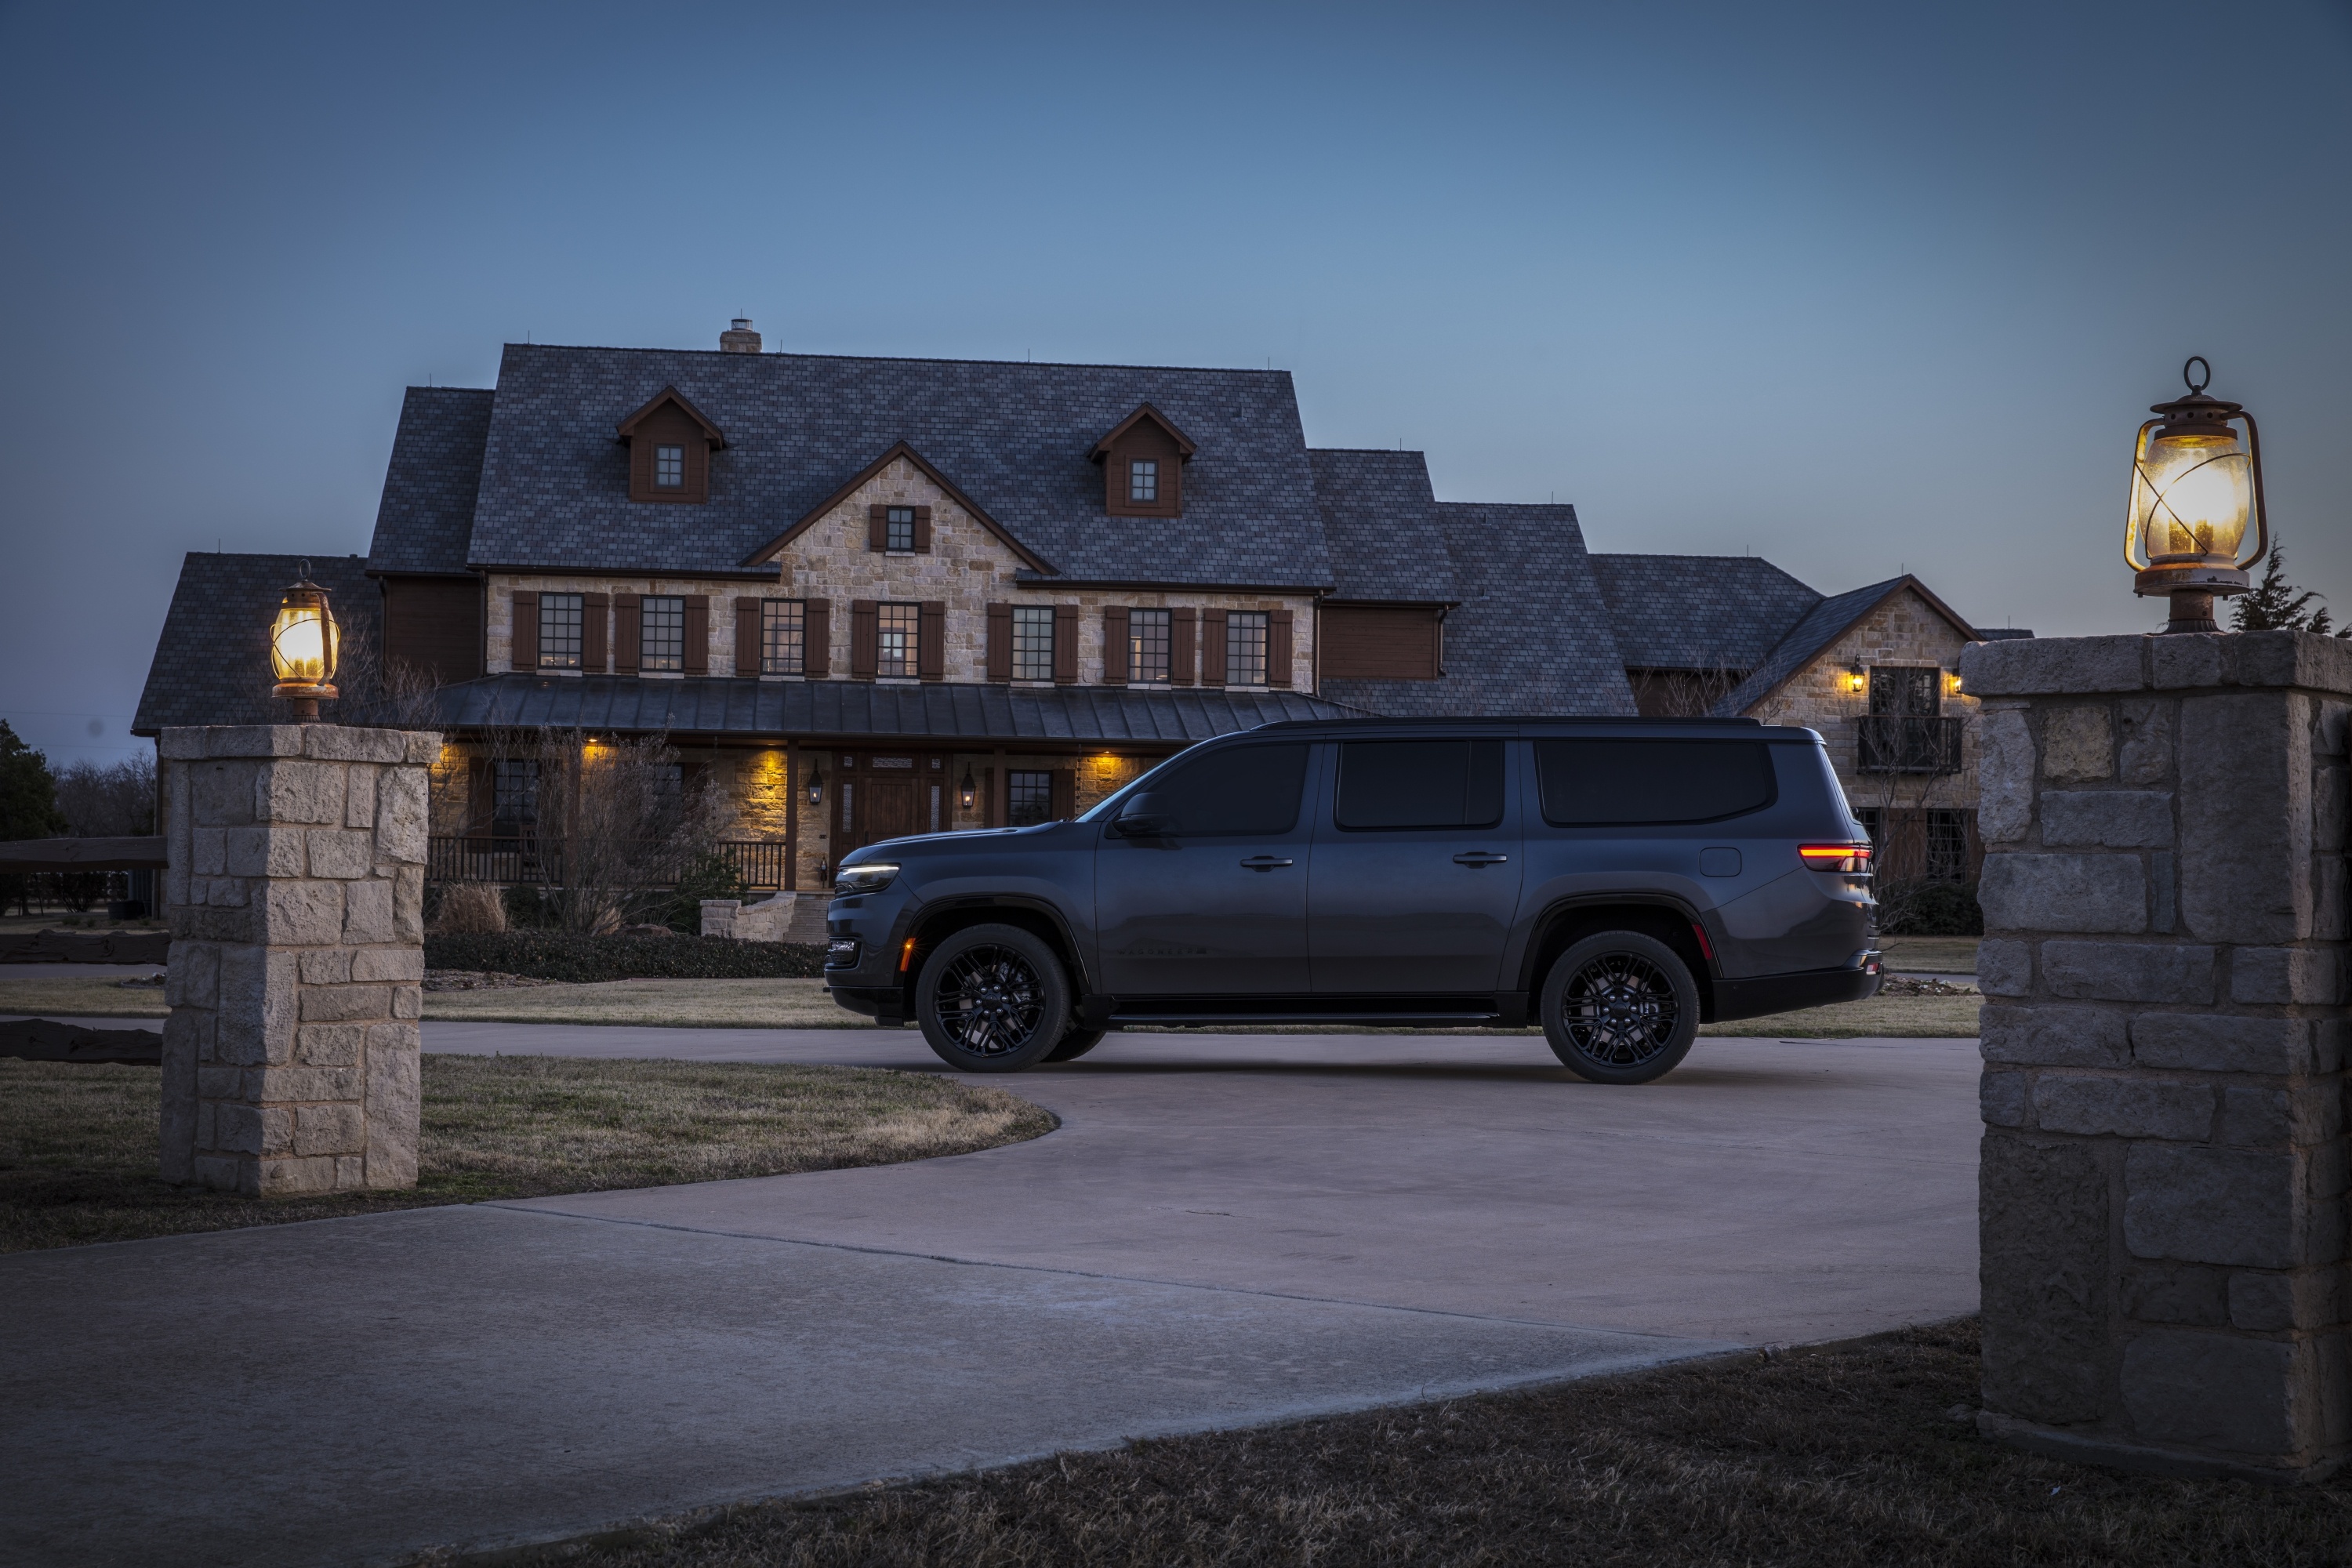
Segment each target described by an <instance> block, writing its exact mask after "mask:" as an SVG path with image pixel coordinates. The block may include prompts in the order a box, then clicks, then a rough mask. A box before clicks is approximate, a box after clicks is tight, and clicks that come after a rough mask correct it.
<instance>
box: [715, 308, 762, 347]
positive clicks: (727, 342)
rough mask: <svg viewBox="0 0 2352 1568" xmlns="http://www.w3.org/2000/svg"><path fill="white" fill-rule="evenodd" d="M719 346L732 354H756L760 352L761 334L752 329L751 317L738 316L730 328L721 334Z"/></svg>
mask: <svg viewBox="0 0 2352 1568" xmlns="http://www.w3.org/2000/svg"><path fill="white" fill-rule="evenodd" d="M719 348H720V349H721V350H722V351H723V352H725V353H730V354H755V353H759V352H760V334H759V333H757V332H755V331H752V330H751V317H749V316H738V317H736V318H735V320H734V321H733V322H732V323H731V324H730V326H729V327H728V329H727V330H726V331H723V332H721V333H719Z"/></svg>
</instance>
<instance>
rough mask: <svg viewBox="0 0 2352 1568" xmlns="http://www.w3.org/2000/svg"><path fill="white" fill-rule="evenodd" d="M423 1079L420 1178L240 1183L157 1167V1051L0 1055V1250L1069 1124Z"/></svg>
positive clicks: (786, 1078) (739, 1086)
mask: <svg viewBox="0 0 2352 1568" xmlns="http://www.w3.org/2000/svg"><path fill="white" fill-rule="evenodd" d="M424 1090H425V1093H424V1105H423V1129H422V1142H421V1148H420V1152H419V1163H420V1166H421V1169H420V1172H419V1177H418V1182H417V1185H416V1188H415V1190H414V1191H412V1192H404V1193H368V1194H344V1195H338V1196H332V1197H318V1198H299V1197H297V1198H240V1197H236V1196H232V1195H228V1194H218V1193H203V1192H194V1191H187V1190H183V1189H179V1188H174V1187H168V1186H165V1185H164V1184H163V1183H162V1182H161V1181H160V1180H158V1179H157V1178H156V1175H155V1160H156V1144H155V1139H156V1122H157V1115H158V1109H159V1103H160V1100H161V1080H160V1079H159V1078H158V1076H157V1074H156V1071H155V1069H154V1068H133V1067H87V1066H79V1065H76V1066H68V1065H65V1064H62V1063H54V1062H19V1061H7V1060H0V1252H17V1251H24V1250H26V1249H29V1248H34V1247H69V1246H74V1245H76V1244H79V1243H82V1242H90V1241H127V1240H131V1239H132V1238H134V1237H146V1236H168V1235H173V1234H176V1233H179V1232H184V1231H198V1230H222V1229H227V1228H229V1227H232V1226H247V1225H270V1224H280V1223H284V1222H286V1221H289V1220H303V1219H325V1218H329V1217H331V1216H333V1215H349V1214H368V1213H373V1212H376V1211H379V1210H385V1209H397V1208H415V1207H419V1206H423V1205H434V1204H453V1203H471V1202H475V1201H478V1200H479V1199H483V1198H519V1197H537V1196H541V1195H544V1194H551V1193H578V1192H593V1191H596V1190H599V1189H603V1188H608V1187H651V1186H665V1185H668V1184H673V1183H677V1182H709V1181H719V1180H724V1179H727V1178H730V1177H736V1176H771V1175H781V1174H784V1173H789V1172H793V1171H821V1170H830V1169H835V1168H836V1167H841V1166H848V1165H884V1164H891V1163H896V1162H898V1161H901V1160H920V1159H927V1158H929V1157H931V1156H934V1155H939V1154H963V1153H969V1152H972V1151H973V1150H976V1149H987V1148H992V1147H994V1146H995V1145H997V1144H1000V1143H1013V1142H1020V1141H1022V1140H1023V1139H1026V1138H1034V1137H1036V1136H1038V1135H1039V1134H1041V1133H1044V1132H1046V1131H1051V1130H1052V1129H1053V1127H1054V1126H1055V1121H1054V1118H1053V1116H1052V1115H1051V1113H1049V1112H1047V1111H1045V1110H1041V1109H1040V1108H1039V1107H1037V1106H1034V1105H1032V1104H1030V1103H1029V1102H1028V1101H1027V1100H1020V1099H1017V1098H1015V1097H1014V1096H1013V1095H1011V1094H1008V1093H1006V1092H1004V1091H1003V1090H1002V1089H993V1088H989V1087H985V1086H980V1085H971V1084H963V1083H959V1082H956V1081H954V1080H953V1079H947V1078H943V1077H935V1076H932V1075H929V1074H918V1073H900V1072H884V1071H877V1070H874V1069H870V1068H833V1067H771V1066H763V1065H754V1064H748V1063H734V1062H730V1063H717V1064H712V1063H698V1062H648V1061H575V1060H571V1059H569V1058H557V1057H458V1056H443V1055H437V1054H436V1055H431V1056H427V1057H425V1060H424Z"/></svg>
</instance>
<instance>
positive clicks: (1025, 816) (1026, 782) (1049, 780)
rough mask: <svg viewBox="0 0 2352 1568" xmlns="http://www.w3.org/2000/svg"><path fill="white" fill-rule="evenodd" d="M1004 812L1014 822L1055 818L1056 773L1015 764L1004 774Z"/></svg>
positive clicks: (1022, 823) (1023, 823)
mask: <svg viewBox="0 0 2352 1568" xmlns="http://www.w3.org/2000/svg"><path fill="white" fill-rule="evenodd" d="M1004 815H1005V817H1006V819H1007V820H1008V822H1009V823H1010V824H1011V826H1014V827H1027V826H1030V825H1031V824H1032V823H1038V822H1051V821H1053V820H1054V775H1053V774H1052V773H1046V772H1044V771H1043V770H1039V771H1036V772H1032V771H1029V770H1027V769H1024V768H1015V769H1013V771H1012V772H1011V773H1006V774H1005V775H1004Z"/></svg>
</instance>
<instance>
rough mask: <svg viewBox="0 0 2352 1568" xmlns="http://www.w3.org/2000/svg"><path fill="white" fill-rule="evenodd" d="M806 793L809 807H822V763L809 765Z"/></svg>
mask: <svg viewBox="0 0 2352 1568" xmlns="http://www.w3.org/2000/svg"><path fill="white" fill-rule="evenodd" d="M808 791H809V804H810V805H824V763H810V764H809V783H808Z"/></svg>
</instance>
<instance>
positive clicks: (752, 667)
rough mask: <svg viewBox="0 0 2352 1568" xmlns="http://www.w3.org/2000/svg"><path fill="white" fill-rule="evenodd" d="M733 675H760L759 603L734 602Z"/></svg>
mask: <svg viewBox="0 0 2352 1568" xmlns="http://www.w3.org/2000/svg"><path fill="white" fill-rule="evenodd" d="M735 673H736V674H738V675H757V674H759V673H760V601H759V600H757V599H742V598H739V599H737V600H736V601H735Z"/></svg>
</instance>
